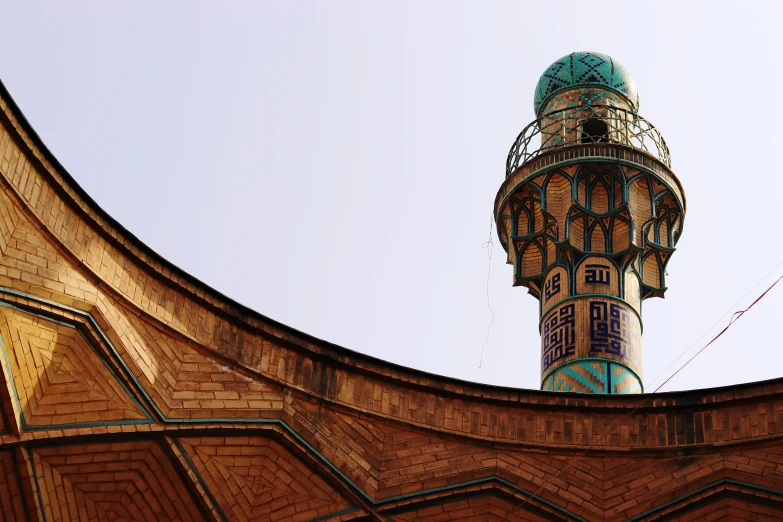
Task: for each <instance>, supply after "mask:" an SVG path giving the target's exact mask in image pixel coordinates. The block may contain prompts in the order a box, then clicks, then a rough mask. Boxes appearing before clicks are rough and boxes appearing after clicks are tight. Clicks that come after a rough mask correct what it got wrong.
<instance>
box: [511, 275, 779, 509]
mask: <svg viewBox="0 0 783 522" xmlns="http://www.w3.org/2000/svg"><path fill="white" fill-rule="evenodd" d="M781 264H783V263H781ZM781 280H783V275H781V276H780V277H778V278H777V279H776V280H775V282H774V283H772V284H771V285H770V286H769V287H768V288H767V289H766V290H764V292H762V293H761V295H759V296H758V297H757V298H756V300H755V301H753V302H752V303H750V305H749V306H748V307H747V308H745V309H744V310H738V311H736V312H734V313H733V314H732V316H731V319H730V320H729V324H727V325H726V327H725V328H723V330H721V331H720V332H718V334H717V335H716V336H715V337H713V338H712V339H710V342H708V343H707V344H705V345H704V346H703V347H702V348H701V349H700V350H699V351H698V352H696V353H695V354H694V355H693V357H691V358H690V359H688V360H687V361H685V363H684V364H683V365H682V366H680V367H679V368H678V369H677V371H675V372H674V373H673V374H671V375H670V376H669V377H668V378H667V379H666V380H665V381H663V382H662V383H661V384H660V385H659V386H658V387H657V388H655V390H653V392H652V393H650V394H649V395H647V397H645V399H644V400H643V401H642V402H641V403H640V404H639V405H638V406H637V407H636V408H634V409H633V410H631V411H630V413H626V414H625V415H623V416H622V420H625V419H628V418H630V417H631V416H632V415H633V414H634V413H636V412H637V411H638V410H639V409H640V408H642V407H644V405H645V404H647V402H648V401H649V400H650V399H651V398H652V396H653V395H655V394H656V393H658V391H660V389H661V388H663V387H664V386H665V385H666V384H667V383H668V382H669V381H671V380H672V379H673V378H674V377H675V376H676V375H677V374H678V373H680V372H681V371H682V370H683V369H684V368H685V367H686V366H688V365H689V364H690V363H691V361H693V360H694V359H695V358H696V357H698V356H699V355H701V353H702V352H704V350H706V349H707V348H709V347H710V345H712V343H714V342H715V341H717V340H718V338H719V337H720V336H721V335H723V334H724V333H726V331H727V330H728V329H729V328H731V325H733V324H734V323H735V322H736V321H737V320H739V318H740V317H742V316H743V315H744V314H745V312H747V311H748V310H750V309H751V308H753V306H754V305H755V304H756V303H758V302H759V301H761V300H762V299H763V298H764V296H766V295H767V294H768V293H769V291H770V290H772V289H773V288H774V287H775V285H777V284H778V283H779V282H780V281H781ZM618 417H620V416H619V415H615V416H614V417H612V418H611V419H609V422H608V423H607V425H606V427H605V428H610V429H612V428H613V425H614V421H615V420H617V418H618ZM605 428H604V429H602V430H599V431H598V433H596V434H594V435H593V436H592V437H590V440H589V441H588V443H587V445H588V447H587V448H586V449H585V450H584V451H582V452H581V453H580V454H579V455H577V456H576V457H574V458H572V459H571V460H569V461H568V465H566V466H565V467H564V468H563V469H561V470H560V471H558V472H557V473H556V474H555V475H554V476H553V477H552V478H550V479H549V480H547V481H546V482H544V483H543V484H542V485H541V487H539V488H538V489H537V490H536V491H535V492H534V493H531V494H530V495H528V496H526V497H525V500H523V501H522V502H521V503H519V504H517V505H516V507H514V509H512V510H511V511H509V512H508V513H506V515H505V516H504V517H503V518H502V519H501V520H500V522H505V521H506V520H507V519H508V517H509V516H511V515H512V514H513V513H514V512H515V511H516V510H517V509H519V508H521V507H522V506H524V505H525V504H527V503H528V501H530V499H531V498H533V497H537V496H538V495H539V494H541V492H542V491H543V490H544V489H545V488H546V487H547V486H548V485H549V484H551V483H552V482H554V481H555V480H557V478H558V477H559V476H560V475H562V474H563V473H564V472H565V471H567V470H568V469H569V468H571V467H572V466H573V465H574V464H575V463H576V462H577V461H579V460H580V459H581V458H582V457H584V456H585V455H586V454H587V452H588V451H590V449H591V448H590V447H589V446H590V445H591V444H592V443H593V440H595V438H596V437H598V436H601V437H603V435H604V433H605V431H606V429H605Z"/></svg>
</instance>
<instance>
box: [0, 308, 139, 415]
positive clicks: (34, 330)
mask: <svg viewBox="0 0 783 522" xmlns="http://www.w3.org/2000/svg"><path fill="white" fill-rule="evenodd" d="M0 333H2V337H3V351H4V363H5V364H8V365H9V370H10V374H11V375H12V376H13V383H14V391H15V395H16V397H17V398H18V401H19V408H20V411H21V415H22V417H23V419H24V422H25V424H26V426H27V427H28V428H40V427H46V426H63V425H75V424H85V423H91V422H104V423H107V422H113V423H121V422H123V421H138V422H143V421H146V420H148V417H147V415H146V414H145V413H144V412H143V411H142V410H141V408H140V406H139V405H138V403H136V402H134V400H133V397H132V396H131V395H130V394H129V392H128V391H127V389H125V388H123V386H122V384H121V383H120V381H119V380H118V379H117V377H116V376H115V375H113V374H112V372H111V370H110V369H109V367H107V366H106V365H105V364H104V363H103V361H102V359H101V357H100V356H99V355H98V354H97V353H96V352H95V350H94V349H93V348H92V347H91V346H90V344H89V342H88V341H87V340H86V338H85V337H84V336H82V335H81V334H80V333H79V332H78V331H77V330H76V329H75V328H72V327H69V326H65V325H63V324H58V323H56V322H53V321H48V320H46V319H42V318H40V317H35V316H32V315H30V314H26V313H23V312H19V311H16V310H13V309H9V308H3V309H0Z"/></svg>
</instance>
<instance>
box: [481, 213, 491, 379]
mask: <svg viewBox="0 0 783 522" xmlns="http://www.w3.org/2000/svg"><path fill="white" fill-rule="evenodd" d="M494 219H495V218H494V216H489V239H488V240H487V241H486V242H485V243H482V244H481V248H483V249H484V250H486V251H487V308H489V313H491V314H492V320H491V321H490V322H489V328H487V338H486V339H485V340H484V344H483V345H481V359H479V368H481V365H482V364H483V363H484V348H486V346H487V343H489V332H490V330H492V325H493V324H495V312H493V311H492V306H490V304H489V276H490V275H492V247H493V243H492V222H493V221H494Z"/></svg>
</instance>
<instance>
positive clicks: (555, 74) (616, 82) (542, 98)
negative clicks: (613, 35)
mask: <svg viewBox="0 0 783 522" xmlns="http://www.w3.org/2000/svg"><path fill="white" fill-rule="evenodd" d="M595 85H598V86H601V87H602V88H604V89H607V90H610V91H613V92H615V93H617V94H619V95H620V96H622V97H623V98H625V99H626V100H627V101H628V103H629V104H630V105H631V108H632V110H634V111H637V110H639V93H638V91H637V90H636V83H635V82H634V81H633V78H631V75H630V74H629V73H628V70H627V69H626V68H625V67H623V66H622V65H621V64H620V63H619V62H617V60H614V59H613V58H612V57H610V56H607V55H605V54H601V53H594V52H575V53H571V54H569V55H566V56H563V57H562V58H560V59H559V60H557V61H556V62H554V63H553V64H552V65H550V66H549V67H547V69H546V71H544V74H542V75H541V77H540V78H539V80H538V84H537V85H536V92H535V96H534V99H533V107H534V110H535V111H536V115H539V113H540V110H541V109H542V108H543V107H545V106H546V102H547V101H548V100H549V99H550V98H552V97H553V96H554V95H555V94H557V93H559V92H562V91H565V90H568V89H572V88H574V87H579V86H595Z"/></svg>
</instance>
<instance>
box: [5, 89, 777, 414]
mask: <svg viewBox="0 0 783 522" xmlns="http://www.w3.org/2000/svg"><path fill="white" fill-rule="evenodd" d="M0 101H5V103H6V104H7V106H8V109H9V110H10V112H11V114H12V115H13V117H14V118H15V119H16V120H17V122H18V123H19V125H20V126H21V130H22V131H24V133H26V134H27V135H28V136H29V137H30V139H31V141H32V142H33V145H34V147H36V148H37V149H39V151H40V152H41V154H43V156H44V157H45V159H46V160H47V161H48V162H50V163H51V165H52V166H53V167H54V172H52V171H51V170H50V169H48V168H46V166H45V164H43V163H41V167H42V169H41V170H42V171H43V172H45V173H47V174H48V175H49V177H50V179H51V181H52V182H53V184H54V185H55V188H56V189H57V190H58V192H59V193H60V194H61V195H64V196H66V197H67V199H68V200H70V204H71V205H72V207H73V208H74V209H76V210H77V212H78V213H79V214H80V215H81V217H82V218H83V219H85V220H86V221H87V222H88V224H89V225H90V226H91V227H93V228H94V229H96V230H97V231H98V232H99V233H100V234H102V235H103V237H104V238H105V239H106V240H107V241H109V242H110V243H112V244H113V245H114V246H115V247H117V248H120V249H122V251H123V252H124V253H125V254H126V255H128V256H129V257H131V258H132V259H133V260H135V261H136V262H137V263H139V264H140V265H142V266H143V267H144V268H145V269H146V270H147V271H148V272H150V273H151V274H152V275H153V277H156V278H159V279H164V280H165V281H166V284H169V285H171V286H173V287H176V289H177V290H179V291H181V292H183V293H185V294H187V295H188V296H190V297H191V298H193V299H196V300H198V301H199V302H200V303H201V304H203V305H204V306H205V307H207V308H209V309H211V310H213V311H214V312H216V313H217V314H219V315H220V316H222V317H223V318H224V319H226V320H228V321H230V322H231V323H237V322H239V323H242V324H243V325H245V326H246V327H247V328H249V329H250V330H252V331H255V332H258V333H261V334H263V335H268V336H273V337H275V338H277V339H279V340H281V341H283V342H284V343H285V344H287V345H289V346H290V345H294V346H296V347H298V348H299V349H303V350H307V351H309V352H311V353H314V354H316V356H320V357H327V358H329V359H332V360H333V361H336V362H338V363H340V364H341V365H345V366H350V367H352V368H355V369H357V370H359V371H364V372H369V373H373V374H376V375H378V376H380V377H382V378H385V379H388V380H393V381H396V382H404V383H405V384H406V385H409V386H414V387H426V388H428V389H431V390H440V391H445V392H452V393H457V394H464V395H470V396H473V397H480V398H483V399H485V400H487V401H489V402H492V401H496V400H501V401H513V402H528V403H532V404H539V405H542V406H543V405H544V404H549V405H556V404H559V405H569V406H573V405H582V406H587V404H586V402H587V400H588V398H589V399H590V403H591V404H590V406H591V407H620V408H628V407H630V406H632V405H631V402H633V401H634V400H635V399H636V398H638V397H645V396H646V395H632V396H623V395H617V396H595V395H592V396H585V395H580V394H571V393H557V394H553V393H550V392H543V391H539V390H534V389H524V388H512V387H505V386H497V385H491V384H484V383H476V382H471V381H465V380H461V379H457V378H453V377H446V376H441V375H437V374H433V373H429V372H425V371H422V370H418V369H415V368H409V367H406V366H403V365H400V364H396V363H392V362H388V361H385V360H383V359H379V358H377V357H373V356H371V355H366V354H363V353H359V352H355V351H353V350H350V349H348V348H345V347H342V346H338V345H336V344H333V343H330V342H328V341H324V340H322V339H319V338H317V337H315V336H312V335H310V334H308V333H306V332H302V331H300V330H297V329H295V328H293V327H291V326H288V325H286V324H283V323H280V322H278V321H275V320H274V319H271V318H269V317H267V316H265V315H263V314H261V313H259V312H257V311H255V310H253V309H251V308H249V307H247V306H245V305H242V304H240V303H238V302H236V301H234V300H233V299H231V298H229V297H227V296H226V295H224V294H222V293H220V292H219V291H217V290H215V289H214V288H212V287H210V286H209V285H207V284H206V283H204V282H202V281H200V280H199V279H197V278H196V277H194V276H192V275H190V274H188V273H187V272H185V271H184V270H182V269H181V268H179V267H177V266H176V265H174V264H173V263H171V262H169V261H167V260H166V259H165V258H163V257H162V256H161V255H159V254H157V253H156V252H155V251H154V250H152V249H151V248H150V247H148V246H147V245H146V244H144V243H143V242H142V241H141V240H140V239H139V238H137V237H136V236H135V235H134V234H133V233H131V232H130V231H128V230H127V229H125V228H124V227H123V226H122V225H121V224H120V223H119V222H118V221H116V220H115V219H114V218H112V217H111V216H110V215H109V214H108V213H107V212H106V211H105V210H103V209H102V208H101V207H100V206H99V205H98V204H97V203H96V202H95V201H94V200H93V199H92V198H91V197H90V196H89V194H87V193H86V192H85V191H84V189H82V188H81V187H80V186H79V184H78V183H77V182H76V181H75V180H74V178H73V177H72V176H71V175H70V174H69V173H68V171H67V170H66V169H65V167H64V166H63V165H62V164H61V163H60V162H59V161H58V160H57V158H56V157H55V156H54V154H52V152H51V151H50V150H49V149H48V148H47V147H46V145H45V144H44V142H43V140H42V139H41V138H40V136H38V134H37V133H36V132H35V130H34V129H33V127H32V126H31V125H30V123H29V122H28V120H27V119H26V118H25V116H24V114H23V113H22V111H21V109H20V108H19V107H18V105H17V104H16V102H15V101H14V100H13V98H12V96H11V95H10V93H9V92H8V90H7V88H6V87H5V85H4V84H3V83H2V81H0ZM0 118H1V120H0V121H2V122H3V123H8V124H9V125H8V126H9V127H10V128H14V129H15V130H16V132H17V138H18V139H19V140H21V141H22V142H24V143H26V144H27V145H28V147H29V148H30V153H31V155H32V156H35V157H37V156H36V154H35V150H34V149H33V148H32V147H31V146H30V144H29V143H27V141H26V140H25V136H24V135H22V134H20V133H19V130H20V129H19V128H17V127H16V125H14V122H13V120H11V119H10V118H9V117H8V115H7V114H6V113H5V111H4V110H0ZM9 132H10V129H9ZM58 176H59V177H58ZM43 227H44V228H45V227H46V225H45V224H44V225H43ZM58 239H59V238H58ZM66 248H67V247H66ZM107 284H109V285H110V283H107ZM150 315H151V316H152V317H155V316H154V315H152V314H150ZM215 353H216V354H217V355H220V356H222V357H228V358H229V359H233V360H234V361H237V362H239V363H240V364H242V361H241V360H240V359H239V358H238V357H231V356H230V355H227V354H225V353H222V352H219V351H217V350H215ZM773 388H774V390H772V389H773ZM737 393H740V394H741V395H742V396H748V397H751V396H758V395H766V394H768V393H783V377H780V378H775V379H770V380H765V381H756V382H750V383H742V384H734V385H728V386H721V387H715V388H704V389H695V390H685V391H672V392H664V393H657V394H656V400H655V401H653V402H659V401H663V402H665V403H666V405H673V403H682V404H694V401H696V402H698V403H702V404H704V403H707V402H721V399H719V397H721V396H724V395H727V394H728V395H733V396H734V397H733V398H737ZM503 396H504V397H503ZM675 398H676V399H677V400H675V401H672V399H675ZM727 400H728V399H727Z"/></svg>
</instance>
